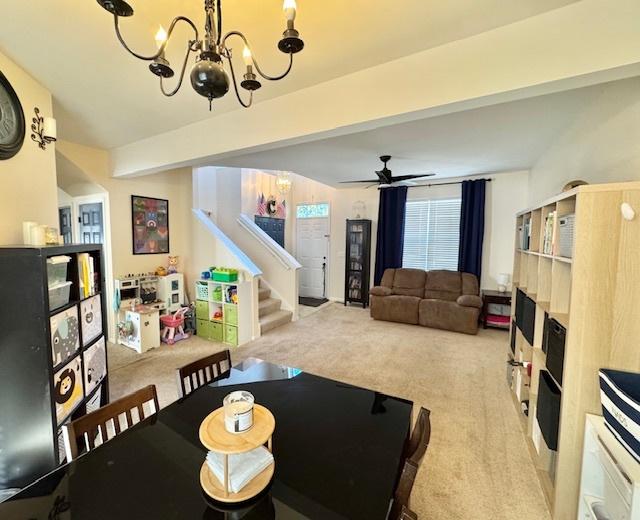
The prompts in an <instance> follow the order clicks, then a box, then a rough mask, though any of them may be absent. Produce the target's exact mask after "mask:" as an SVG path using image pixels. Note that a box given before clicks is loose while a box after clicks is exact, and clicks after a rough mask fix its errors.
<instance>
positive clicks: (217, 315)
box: [213, 309, 222, 321]
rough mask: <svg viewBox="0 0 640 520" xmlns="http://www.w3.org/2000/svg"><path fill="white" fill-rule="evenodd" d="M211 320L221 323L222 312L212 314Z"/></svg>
mask: <svg viewBox="0 0 640 520" xmlns="http://www.w3.org/2000/svg"><path fill="white" fill-rule="evenodd" d="M213 319H214V320H218V321H222V311H221V310H220V309H218V310H217V311H216V312H214V313H213Z"/></svg>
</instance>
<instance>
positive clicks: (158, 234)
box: [131, 195, 169, 255]
mask: <svg viewBox="0 0 640 520" xmlns="http://www.w3.org/2000/svg"><path fill="white" fill-rule="evenodd" d="M131 222H132V233H133V254H134V255H153V254H160V253H164V254H167V253H169V201H168V200H165V199H154V198H151V197H141V196H139V195H131Z"/></svg>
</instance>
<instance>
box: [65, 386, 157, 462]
mask: <svg viewBox="0 0 640 520" xmlns="http://www.w3.org/2000/svg"><path fill="white" fill-rule="evenodd" d="M150 401H152V402H153V406H154V409H153V412H152V413H149V414H148V415H145V413H144V408H143V405H144V404H145V403H148V402H150ZM133 410H136V411H137V415H138V417H137V419H138V420H137V421H136V422H134V420H133V415H132V413H131V412H132V411H133ZM159 410H160V406H159V405H158V395H157V393H156V387H155V385H149V386H145V387H144V388H141V389H140V390H138V391H137V392H134V393H132V394H129V395H127V396H124V397H121V398H120V399H118V400H117V401H113V402H112V403H109V404H108V405H106V406H103V407H102V408H99V409H97V410H96V411H94V412H91V413H88V414H87V415H84V416H82V417H80V418H78V419H76V420H75V421H71V422H70V423H69V424H66V425H64V426H63V437H64V444H65V451H66V454H67V460H69V461H71V460H73V459H75V458H77V457H78V455H79V453H80V451H79V448H78V447H79V446H82V444H84V448H85V449H86V451H91V450H92V449H94V448H95V447H96V441H97V440H100V444H104V443H105V442H107V441H108V440H111V439H112V438H113V437H115V436H116V435H118V434H119V433H120V432H121V431H124V430H126V429H128V428H130V427H131V426H133V425H134V424H136V423H138V422H140V421H142V420H143V419H146V417H148V416H150V415H153V414H155V413H158V411H159ZM122 416H124V421H125V424H124V425H123V424H122V423H121V420H122V419H123V417H122ZM110 434H111V435H110ZM79 441H81V442H82V443H79Z"/></svg>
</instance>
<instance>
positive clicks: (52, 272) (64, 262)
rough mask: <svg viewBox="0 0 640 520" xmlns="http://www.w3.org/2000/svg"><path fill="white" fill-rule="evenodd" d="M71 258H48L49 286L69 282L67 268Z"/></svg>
mask: <svg viewBox="0 0 640 520" xmlns="http://www.w3.org/2000/svg"><path fill="white" fill-rule="evenodd" d="M70 261H71V257H70V256H66V255H60V256H52V257H51V258H47V285H48V286H49V287H52V286H54V285H60V284H61V283H64V282H66V281H67V267H69V262H70Z"/></svg>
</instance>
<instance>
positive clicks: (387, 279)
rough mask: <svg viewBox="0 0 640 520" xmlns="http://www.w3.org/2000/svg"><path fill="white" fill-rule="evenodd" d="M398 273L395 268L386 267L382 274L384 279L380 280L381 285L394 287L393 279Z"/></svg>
mask: <svg viewBox="0 0 640 520" xmlns="http://www.w3.org/2000/svg"><path fill="white" fill-rule="evenodd" d="M395 275H396V270H395V269H385V270H384V273H383V274H382V280H380V285H382V286H384V287H389V288H391V287H393V279H394V277H395Z"/></svg>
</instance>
